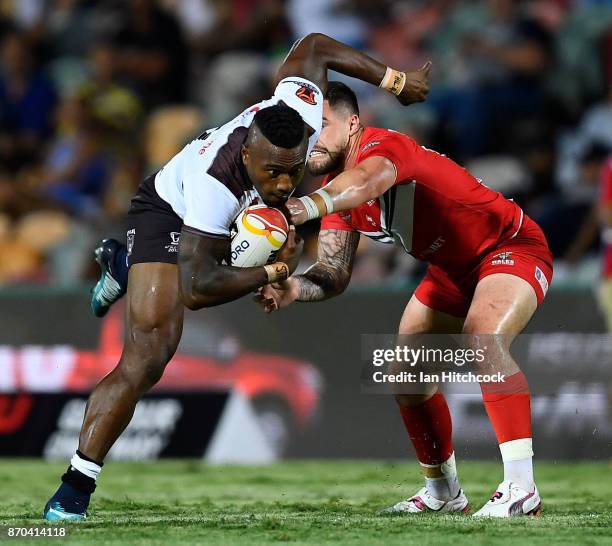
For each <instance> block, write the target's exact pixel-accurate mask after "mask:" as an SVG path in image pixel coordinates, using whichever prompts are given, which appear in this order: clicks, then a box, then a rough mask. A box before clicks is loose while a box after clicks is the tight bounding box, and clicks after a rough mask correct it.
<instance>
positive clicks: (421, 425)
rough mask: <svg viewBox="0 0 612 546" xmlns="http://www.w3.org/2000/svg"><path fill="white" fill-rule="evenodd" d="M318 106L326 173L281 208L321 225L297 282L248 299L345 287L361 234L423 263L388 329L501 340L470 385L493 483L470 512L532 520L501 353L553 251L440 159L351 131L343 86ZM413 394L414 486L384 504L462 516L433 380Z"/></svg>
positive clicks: (353, 122) (498, 199)
mask: <svg viewBox="0 0 612 546" xmlns="http://www.w3.org/2000/svg"><path fill="white" fill-rule="evenodd" d="M323 108H324V109H323V129H322V132H321V136H320V137H319V140H318V142H317V143H316V144H315V146H314V149H313V152H312V153H311V155H310V157H309V161H308V168H309V170H310V171H311V172H312V174H315V175H320V174H327V175H328V176H327V178H326V179H325V181H324V184H323V187H322V188H321V189H320V190H318V191H316V192H314V193H312V194H310V195H309V196H306V197H302V198H300V199H291V200H289V203H288V206H289V208H290V210H291V212H292V218H293V221H294V222H295V223H296V224H300V223H303V222H305V221H307V220H310V219H313V218H316V217H322V220H321V231H320V233H319V250H318V260H317V262H316V264H314V265H313V266H312V267H311V268H310V269H308V270H307V271H306V272H305V273H304V274H302V275H296V276H292V277H289V279H288V280H287V281H285V282H284V283H281V284H275V285H271V286H267V287H265V288H263V289H261V290H260V293H259V295H258V296H257V297H256V300H257V301H259V303H260V304H261V305H263V306H264V308H265V309H266V310H267V311H274V310H276V309H278V308H282V307H285V306H287V305H289V304H290V303H292V302H293V301H320V300H324V299H327V298H330V297H333V296H337V295H338V294H340V293H341V292H342V291H343V290H344V289H345V288H346V286H347V285H348V283H349V280H350V276H351V269H352V266H353V259H354V256H355V250H356V248H357V244H358V241H359V237H360V234H363V235H366V236H367V237H370V238H372V239H375V240H379V241H382V242H388V243H392V242H396V243H397V244H400V245H401V246H403V248H404V249H405V250H406V252H409V253H410V254H412V255H413V256H415V257H416V258H418V259H420V260H425V261H427V262H428V263H429V267H428V269H427V273H426V275H425V278H424V279H423V280H422V281H421V283H420V284H419V286H418V287H417V289H416V291H415V293H414V294H413V296H412V297H411V299H410V301H409V302H408V304H407V306H406V309H405V311H404V314H403V317H402V319H401V322H400V325H399V332H400V334H421V333H464V334H500V337H499V339H500V340H501V341H500V346H499V347H498V348H497V352H495V351H492V350H491V351H488V353H487V356H488V358H489V359H490V360H491V362H488V363H487V364H488V365H489V366H491V367H492V369H493V371H497V370H498V369H499V370H503V371H504V373H505V374H506V381H505V384H504V386H503V388H500V387H499V385H498V384H484V383H481V389H482V395H483V400H484V405H485V408H486V411H487V413H488V415H489V418H490V421H491V424H492V425H493V429H494V430H495V434H496V436H497V440H498V442H499V446H500V451H501V455H502V459H503V463H504V480H503V482H502V483H501V484H500V485H499V486H498V487H497V490H496V491H495V493H494V494H493V496H492V497H491V499H490V500H489V502H487V503H486V504H485V505H484V506H483V507H482V508H481V509H480V510H479V511H478V512H476V514H475V515H476V516H494V517H511V516H520V515H533V514H538V513H539V511H540V506H541V502H540V496H539V494H538V490H537V488H536V486H535V482H534V478H533V468H532V457H533V451H532V441H531V436H532V435H531V412H530V396H529V390H528V385H527V381H526V379H525V376H524V375H523V373H522V372H521V371H520V369H519V367H518V365H517V364H516V362H514V360H513V359H512V356H511V355H510V352H509V346H510V343H511V342H512V340H513V339H514V337H515V336H516V335H517V334H518V333H520V332H521V331H522V330H523V328H524V327H525V326H526V324H527V323H528V322H529V319H530V318H531V316H532V315H533V314H534V312H535V310H536V308H537V306H538V305H539V304H540V303H541V302H542V300H543V299H544V296H545V295H546V291H547V289H548V286H549V284H550V282H551V280H552V255H551V252H550V250H549V249H548V245H547V243H546V239H545V237H544V235H543V233H542V231H541V230H540V228H539V227H538V226H537V225H536V224H535V223H534V222H533V221H532V220H531V219H530V218H528V217H527V216H526V215H524V214H523V211H522V210H521V208H520V207H519V206H518V205H517V204H516V203H514V202H513V201H509V200H507V199H505V198H504V197H503V196H502V195H501V194H499V193H497V192H494V191H492V190H490V189H489V188H487V187H486V186H485V185H483V184H482V183H481V182H480V181H479V180H477V179H476V178H474V177H473V176H472V175H471V174H470V173H469V172H468V171H467V170H465V169H464V168H462V167H460V166H459V165H457V164H456V163H454V162H453V161H451V160H450V159H448V158H447V157H445V156H443V155H441V154H439V153H436V152H434V151H432V150H429V149H427V148H424V147H423V146H419V144H417V143H416V142H415V141H414V140H413V139H412V138H409V137H408V136H406V135H403V134H400V133H397V132H394V131H390V130H386V129H377V128H373V127H364V126H362V125H361V124H360V121H359V109H358V105H357V100H356V98H355V95H354V94H353V92H352V91H351V90H350V89H349V88H348V87H346V86H345V85H343V84H341V83H337V82H332V83H330V84H329V85H328V89H327V92H326V95H325V101H324V107H323ZM489 369H491V368H489ZM420 390H421V392H422V393H423V394H396V395H395V397H396V400H397V403H398V406H399V411H400V413H401V416H402V418H403V421H404V424H405V426H406V430H407V432H408V435H409V436H410V439H411V441H412V444H413V446H414V448H415V451H416V454H417V458H418V460H419V463H420V465H421V467H422V471H423V474H424V476H425V486H424V487H423V488H422V489H421V490H420V491H418V492H417V493H416V494H415V495H414V496H412V497H410V498H408V499H407V500H404V501H401V502H398V503H397V504H395V505H394V506H392V507H390V508H389V509H388V510H389V511H392V512H406V513H418V512H425V511H433V512H459V511H467V509H468V499H467V497H466V496H465V494H464V493H463V491H462V490H461V488H460V485H459V479H458V477H457V471H456V466H455V457H454V449H453V443H452V438H451V416H450V413H449V409H448V406H447V403H446V400H445V398H444V395H443V394H442V393H441V392H440V391H438V388H437V385H432V384H428V385H423V386H422V388H421V389H420Z"/></svg>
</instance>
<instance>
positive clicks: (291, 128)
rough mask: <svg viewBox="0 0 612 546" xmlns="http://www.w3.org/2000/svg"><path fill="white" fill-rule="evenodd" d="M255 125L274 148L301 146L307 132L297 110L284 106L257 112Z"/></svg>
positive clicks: (277, 105)
mask: <svg viewBox="0 0 612 546" xmlns="http://www.w3.org/2000/svg"><path fill="white" fill-rule="evenodd" d="M253 124H254V125H255V126H256V127H257V128H258V129H259V131H260V132H261V134H262V135H263V136H264V137H266V138H267V139H268V140H269V141H270V142H271V143H272V144H274V146H279V147H281V148H295V147H296V146H299V144H300V143H301V142H302V139H303V138H304V134H305V131H306V127H305V126H304V120H303V119H302V116H300V114H298V112H297V110H294V109H293V108H290V107H289V106H285V105H282V104H275V105H274V106H268V107H267V108H264V109H263V110H260V111H259V112H257V113H256V114H255V117H254V118H253Z"/></svg>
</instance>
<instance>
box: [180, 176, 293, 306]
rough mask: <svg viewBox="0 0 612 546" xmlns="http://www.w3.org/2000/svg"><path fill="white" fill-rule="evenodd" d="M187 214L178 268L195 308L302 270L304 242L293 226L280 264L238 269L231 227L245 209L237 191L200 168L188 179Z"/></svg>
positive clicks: (186, 298)
mask: <svg viewBox="0 0 612 546" xmlns="http://www.w3.org/2000/svg"><path fill="white" fill-rule="evenodd" d="M182 186H183V194H184V200H185V208H186V210H185V215H184V217H183V229H182V231H181V237H180V243H179V253H178V267H179V277H180V279H179V283H180V290H181V298H182V300H183V303H184V304H185V306H186V307H188V308H189V309H201V308H202V307H212V306H214V305H221V304H222V303H227V302H229V301H232V300H235V299H238V298H240V297H242V296H244V295H246V294H249V293H250V292H253V291H254V290H256V289H257V288H259V287H261V286H264V285H265V284H268V283H270V282H279V281H282V280H285V279H286V278H287V277H288V276H289V275H291V273H293V271H295V269H296V268H297V265H298V262H299V258H300V255H301V253H302V247H303V242H302V241H301V240H300V239H299V238H298V237H297V235H296V233H295V230H290V231H289V235H288V237H287V241H286V242H285V244H284V246H283V248H282V249H281V251H280V252H279V253H278V256H277V260H278V261H277V262H276V263H275V264H272V265H265V266H260V267H232V266H231V265H227V264H230V263H231V256H230V255H231V238H230V226H231V225H232V223H233V222H234V220H235V218H236V215H237V213H238V212H239V210H240V207H241V205H240V203H239V201H238V199H237V198H236V196H235V195H233V194H232V192H231V191H230V190H229V189H228V188H227V187H226V186H225V185H224V184H223V183H222V182H221V181H219V180H217V179H216V178H214V177H213V176H211V175H209V174H207V173H200V172H198V171H194V172H190V173H187V174H185V175H184V176H183V178H182Z"/></svg>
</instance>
